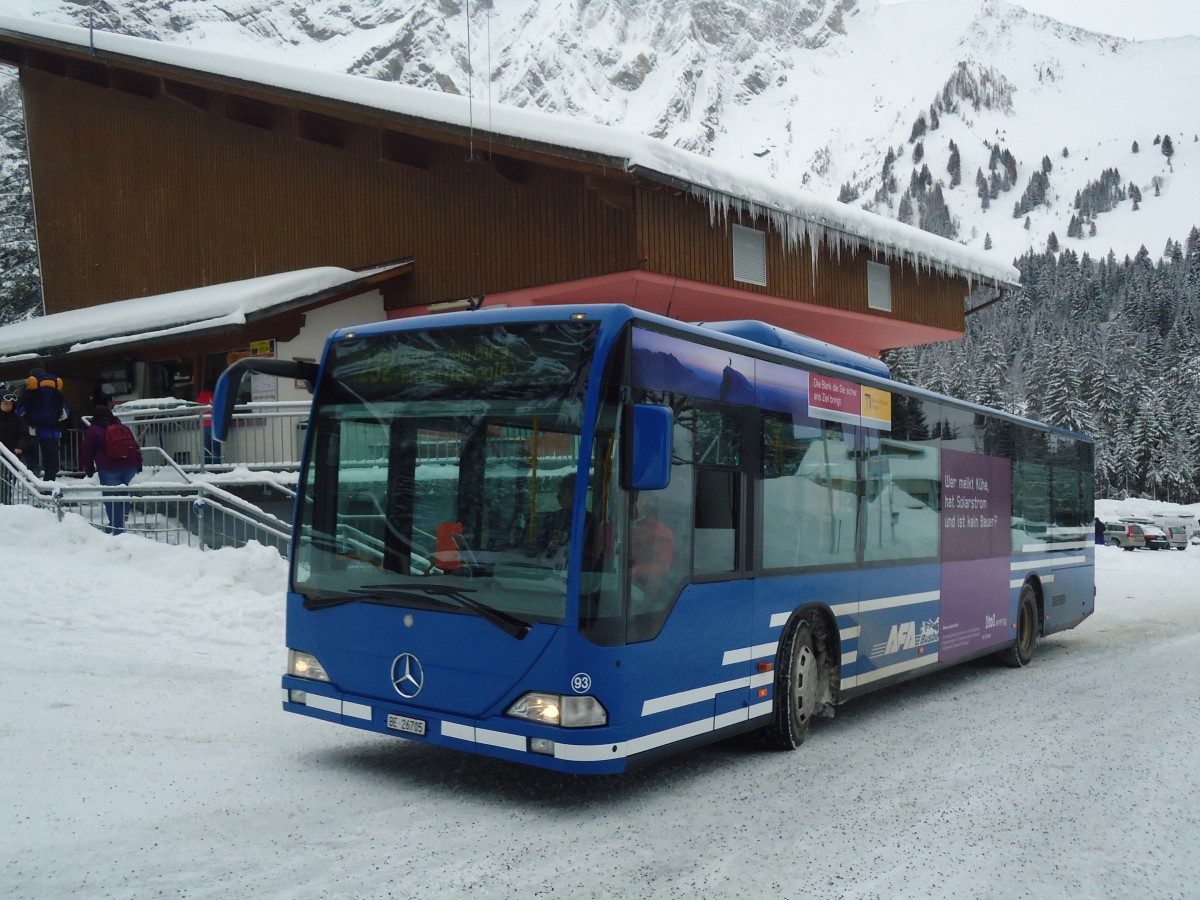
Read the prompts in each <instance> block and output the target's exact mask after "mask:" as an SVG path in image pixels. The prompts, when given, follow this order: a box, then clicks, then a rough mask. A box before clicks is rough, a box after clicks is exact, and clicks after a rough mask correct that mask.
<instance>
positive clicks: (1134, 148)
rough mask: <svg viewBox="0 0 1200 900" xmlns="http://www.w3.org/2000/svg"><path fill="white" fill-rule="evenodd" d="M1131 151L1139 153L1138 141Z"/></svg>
mask: <svg viewBox="0 0 1200 900" xmlns="http://www.w3.org/2000/svg"><path fill="white" fill-rule="evenodd" d="M1129 149H1130V150H1132V151H1133V152H1134V153H1137V152H1138V143H1137V141H1134V142H1133V146H1132V147H1130V148H1129Z"/></svg>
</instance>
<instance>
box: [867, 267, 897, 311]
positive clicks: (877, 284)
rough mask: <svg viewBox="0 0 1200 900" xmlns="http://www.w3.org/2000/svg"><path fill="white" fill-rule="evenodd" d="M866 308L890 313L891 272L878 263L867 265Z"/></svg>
mask: <svg viewBox="0 0 1200 900" xmlns="http://www.w3.org/2000/svg"><path fill="white" fill-rule="evenodd" d="M867 306H869V307H870V308H871V309H880V310H883V311H884V312H891V311H892V270H891V269H889V268H888V267H887V266H885V265H881V264H880V263H875V262H868V263H867Z"/></svg>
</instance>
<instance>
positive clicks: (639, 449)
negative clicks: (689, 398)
mask: <svg viewBox="0 0 1200 900" xmlns="http://www.w3.org/2000/svg"><path fill="white" fill-rule="evenodd" d="M632 420H633V421H632V423H631V424H632V427H631V433H630V435H629V442H630V447H629V465H628V468H627V471H628V473H629V484H627V485H626V487H628V488H629V489H630V490H634V491H661V490H662V489H663V488H665V487H666V486H667V485H668V484H670V482H671V429H672V419H671V408H670V407H668V406H654V405H652V404H649V403H635V404H634V406H633V417H632Z"/></svg>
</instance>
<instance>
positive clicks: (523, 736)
mask: <svg viewBox="0 0 1200 900" xmlns="http://www.w3.org/2000/svg"><path fill="white" fill-rule="evenodd" d="M283 687H284V697H283V708H284V710H285V711H287V712H292V713H297V714H299V715H303V716H308V717H309V718H314V719H320V720H322V721H325V722H331V723H334V724H338V725H347V726H350V727H352V728H359V729H362V730H364V731H371V732H374V733H376V734H385V735H388V736H390V737H399V738H404V739H405V740H410V741H412V742H414V743H420V744H430V745H434V746H439V747H445V748H449V749H455V750H463V751H466V752H470V753H477V754H480V755H484V756H491V757H495V758H497V759H505V760H510V761H512V762H520V763H524V764H526V765H535V766H540V767H542V768H547V769H554V770H557V771H561V772H572V773H577V774H615V773H620V772H624V771H627V770H629V769H631V768H636V767H638V766H643V765H646V764H648V763H651V762H654V761H655V760H658V759H662V758H665V757H667V756H672V755H674V754H676V753H679V752H680V751H681V750H684V749H686V748H689V747H697V746H701V745H703V744H708V743H713V742H715V741H720V740H724V739H726V738H729V737H733V736H735V735H738V734H742V733H744V732H747V731H753V730H756V729H759V728H762V727H763V726H765V725H767V724H768V723H769V722H770V719H771V715H772V712H771V709H772V707H771V704H770V703H764V704H761V705H760V706H759V707H757V708H755V709H753V710H750V711H748V714H747V715H745V716H739V717H736V718H734V717H732V716H716V717H712V716H708V717H701V718H698V719H695V720H692V721H688V722H684V723H682V724H677V725H674V726H673V727H670V728H665V729H663V730H661V731H658V732H651V733H648V734H642V735H629V734H625V735H623V736H614V735H612V734H611V733H609V734H604V732H605V731H606V730H605V729H578V730H573V729H566V730H564V729H558V730H550V729H546V728H544V727H538V726H530V725H528V724H527V723H523V722H520V721H518V720H515V719H505V720H504V721H503V722H496V721H492V720H486V721H478V722H475V721H471V720H467V719H459V718H454V717H444V716H432V715H430V714H429V713H428V712H426V711H423V710H419V709H412V708H404V707H400V706H397V705H395V704H386V703H380V702H378V701H364V700H362V699H359V698H351V697H346V696H343V695H340V694H339V693H338V692H337V691H336V690H334V689H333V688H331V687H329V686H328V685H324V684H317V685H314V684H313V683H311V682H307V681H305V680H303V679H297V678H293V677H290V676H285V677H284V679H283ZM314 688H315V690H314ZM294 691H303V692H304V693H305V695H306V697H305V702H302V703H300V702H293V701H292V699H291V698H292V692H294ZM389 714H394V715H399V716H404V717H406V718H410V719H417V720H420V721H421V722H423V723H424V724H425V734H424V735H416V734H408V733H404V732H401V731H397V730H395V729H392V728H389V727H388V724H387V723H388V716H389ZM609 731H610V732H611V729H610V730H609ZM534 732H536V734H535V733H534ZM533 737H542V738H549V739H551V740H553V741H555V744H556V749H555V752H554V754H553V755H552V754H549V753H540V752H535V751H534V750H532V749H531V743H530V738H533Z"/></svg>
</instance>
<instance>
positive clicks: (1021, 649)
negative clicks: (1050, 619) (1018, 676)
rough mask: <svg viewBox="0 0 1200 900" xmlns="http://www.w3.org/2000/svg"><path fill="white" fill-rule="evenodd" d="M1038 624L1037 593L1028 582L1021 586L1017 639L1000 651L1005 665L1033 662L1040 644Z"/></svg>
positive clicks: (1016, 666) (1023, 664) (1021, 664)
mask: <svg viewBox="0 0 1200 900" xmlns="http://www.w3.org/2000/svg"><path fill="white" fill-rule="evenodd" d="M1038 624H1039V623H1038V611H1037V594H1036V593H1035V592H1034V590H1033V587H1032V586H1031V585H1028V584H1027V585H1025V586H1024V587H1022V588H1021V597H1020V599H1019V600H1018V601H1017V640H1016V641H1015V642H1014V643H1013V645H1012V646H1011V647H1009V648H1008V649H1006V650H1004V651H1002V652H1001V653H1000V659H1001V660H1002V661H1003V662H1004V664H1005V665H1008V666H1012V667H1013V668H1014V669H1021V668H1024V667H1025V666H1027V665H1029V664H1030V663H1031V662H1033V654H1034V653H1035V652H1037V645H1038V630H1039V628H1038Z"/></svg>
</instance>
